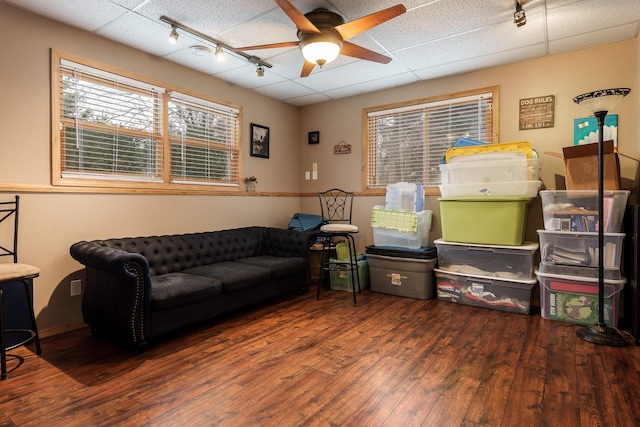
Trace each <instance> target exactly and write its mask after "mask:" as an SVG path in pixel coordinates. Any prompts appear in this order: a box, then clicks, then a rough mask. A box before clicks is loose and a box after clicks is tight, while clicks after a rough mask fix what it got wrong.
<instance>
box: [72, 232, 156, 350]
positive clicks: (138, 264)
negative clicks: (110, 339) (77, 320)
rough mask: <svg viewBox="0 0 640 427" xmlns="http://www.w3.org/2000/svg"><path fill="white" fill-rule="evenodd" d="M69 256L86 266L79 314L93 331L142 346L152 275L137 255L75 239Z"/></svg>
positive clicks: (98, 242)
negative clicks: (80, 312)
mask: <svg viewBox="0 0 640 427" xmlns="http://www.w3.org/2000/svg"><path fill="white" fill-rule="evenodd" d="M70 253H71V256H72V257H73V258H74V259H75V260H77V261H79V262H80V263H82V264H84V265H85V266H86V274H87V278H86V283H85V290H84V295H83V298H82V316H83V319H84V321H85V322H86V323H88V324H89V325H90V326H91V328H92V330H93V331H94V332H98V333H105V334H108V335H112V336H115V337H116V338H118V339H120V340H123V341H125V342H127V343H130V344H134V345H136V346H139V347H142V346H144V345H146V343H147V339H148V337H149V334H150V332H151V331H150V324H149V320H150V301H151V277H150V274H149V263H148V262H147V259H146V258H145V257H143V256H142V255H140V254H136V253H130V252H126V251H123V250H121V249H117V248H111V247H108V246H104V245H102V244H101V242H100V241H94V242H78V243H75V244H73V245H72V246H71V248H70Z"/></svg>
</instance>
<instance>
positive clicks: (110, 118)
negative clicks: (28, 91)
mask: <svg viewBox="0 0 640 427" xmlns="http://www.w3.org/2000/svg"><path fill="white" fill-rule="evenodd" d="M59 79H60V81H59V87H60V91H61V93H60V94H58V100H59V103H60V104H59V109H60V145H61V147H60V156H61V158H60V165H61V168H60V169H61V173H62V177H63V178H83V179H102V180H121V181H152V182H155V181H162V168H163V166H162V144H161V136H160V135H161V129H162V124H161V117H162V116H161V105H162V93H163V90H162V88H157V87H154V86H152V85H149V84H146V83H144V82H140V81H137V80H134V79H131V78H127V77H124V76H119V75H116V74H112V73H109V72H106V71H103V70H98V69H95V68H91V67H87V66H85V65H82V64H77V63H73V62H71V61H67V60H64V59H63V60H61V62H60V73H59Z"/></svg>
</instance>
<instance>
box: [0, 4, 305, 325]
mask: <svg viewBox="0 0 640 427" xmlns="http://www.w3.org/2000/svg"><path fill="white" fill-rule="evenodd" d="M0 21H1V25H0V37H1V38H2V39H3V40H7V41H9V42H7V43H3V44H2V45H0V57H1V58H2V64H3V67H2V79H0V93H2V99H3V100H4V102H2V103H0V128H1V129H2V132H1V133H0V193H4V196H9V195H13V194H20V195H21V205H22V212H21V216H20V250H19V255H20V261H21V262H25V263H31V264H34V265H37V266H39V267H40V268H41V270H42V272H41V275H40V277H39V278H38V279H36V281H35V292H34V294H35V297H34V301H35V307H36V312H37V318H38V324H39V326H40V328H42V329H43V330H45V331H46V330H47V329H50V328H64V327H66V326H67V325H76V324H78V323H80V322H81V321H82V317H81V314H80V301H81V298H79V297H70V289H69V282H70V280H71V279H72V278H75V277H76V276H78V273H77V272H78V270H79V269H81V267H82V266H81V265H80V264H79V263H77V262H76V261H74V260H73V259H72V258H71V257H70V256H69V247H70V246H71V244H73V243H74V242H77V241H79V240H91V239H98V238H108V237H123V236H139V235H151V234H165V233H181V232H190V231H204V230H215V229H222V228H232V227H238V226H245V225H272V226H279V227H286V225H287V223H288V220H289V218H290V217H291V215H292V213H294V212H297V211H299V210H300V208H299V204H300V201H299V198H298V197H297V194H298V192H299V180H298V175H299V173H298V167H297V164H298V156H299V152H298V144H297V141H298V139H297V138H298V135H299V130H298V115H299V111H298V108H297V107H293V106H291V105H288V104H285V103H282V102H279V101H275V100H273V99H270V98H268V97H265V96H262V95H260V94H258V93H256V92H253V91H250V90H246V89H242V88H239V87H237V86H234V85H231V84H228V83H226V82H223V81H221V80H218V79H216V78H213V77H210V76H207V75H205V74H202V73H199V72H196V71H194V70H191V69H188V68H185V67H182V66H179V65H177V64H175V63H172V62H169V61H166V60H162V59H159V58H154V57H151V56H150V55H148V54H145V53H142V52H139V51H137V50H134V49H131V48H128V47H126V46H123V45H120V44H117V43H113V42H111V41H108V40H106V39H103V38H100V37H96V36H94V35H92V34H89V33H86V32H83V31H80V30H77V29H74V28H71V27H68V26H65V25H61V24H59V23H56V22H54V21H50V20H47V19H43V18H40V17H37V16H35V15H31V14H29V13H26V12H23V11H20V10H19V9H16V8H14V7H11V6H7V5H5V4H3V3H0ZM17 40H20V43H17V42H16V41H17ZM52 48H55V49H59V50H62V51H66V52H70V53H73V54H76V55H80V56H83V57H85V58H89V59H91V60H95V61H99V62H102V63H105V64H109V65H111V66H115V67H119V68H122V69H125V70H128V71H131V72H133V73H138V74H140V75H144V76H148V77H151V78H154V79H158V80H161V81H164V82H167V83H170V84H172V85H177V86H179V87H182V88H186V89H190V90H194V91H197V92H200V93H204V94H207V95H210V96H214V97H216V98H217V99H220V100H224V101H228V102H231V103H234V104H237V105H240V106H241V107H242V109H243V125H242V131H243V136H242V147H243V149H244V150H245V152H244V154H243V164H244V167H243V176H249V175H255V176H257V177H258V190H259V191H264V192H268V194H265V195H262V196H260V195H252V196H245V197H233V196H204V195H199V196H181V195H138V194H87V193H78V192H68V193H61V192H57V190H56V189H53V188H51V187H50V186H49V184H50V170H51V167H50V151H51V150H50V141H51V137H50V134H51V125H50V101H49V92H50V89H49V88H50V73H49V69H50V67H49V58H50V49H52ZM251 122H254V123H260V124H263V125H265V126H268V127H270V130H271V146H270V158H269V159H262V158H255V157H250V156H249V153H248V145H249V124H250V123H251ZM274 193H275V194H278V195H281V196H280V197H278V196H274V195H273V194H274ZM4 228H6V227H4ZM4 228H3V229H4ZM0 237H2V236H0ZM2 242H6V240H2ZM0 244H1V243H0ZM5 261H9V260H8V259H7V258H4V259H2V261H0V262H5Z"/></svg>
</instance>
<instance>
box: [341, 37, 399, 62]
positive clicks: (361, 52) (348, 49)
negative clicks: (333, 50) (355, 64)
mask: <svg viewBox="0 0 640 427" xmlns="http://www.w3.org/2000/svg"><path fill="white" fill-rule="evenodd" d="M340 55H346V56H351V57H353V58H360V59H366V60H367V61H373V62H379V63H381V64H388V63H389V62H391V58H389V57H388V56H384V55H381V54H379V53H378V52H374V51H372V50H369V49H366V48H364V47H362V46H358V45H357V44H353V43H350V42H343V44H342V49H340Z"/></svg>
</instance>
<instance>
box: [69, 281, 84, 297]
mask: <svg viewBox="0 0 640 427" xmlns="http://www.w3.org/2000/svg"><path fill="white" fill-rule="evenodd" d="M78 295H82V280H72V281H71V296H72V297H75V296H78Z"/></svg>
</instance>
